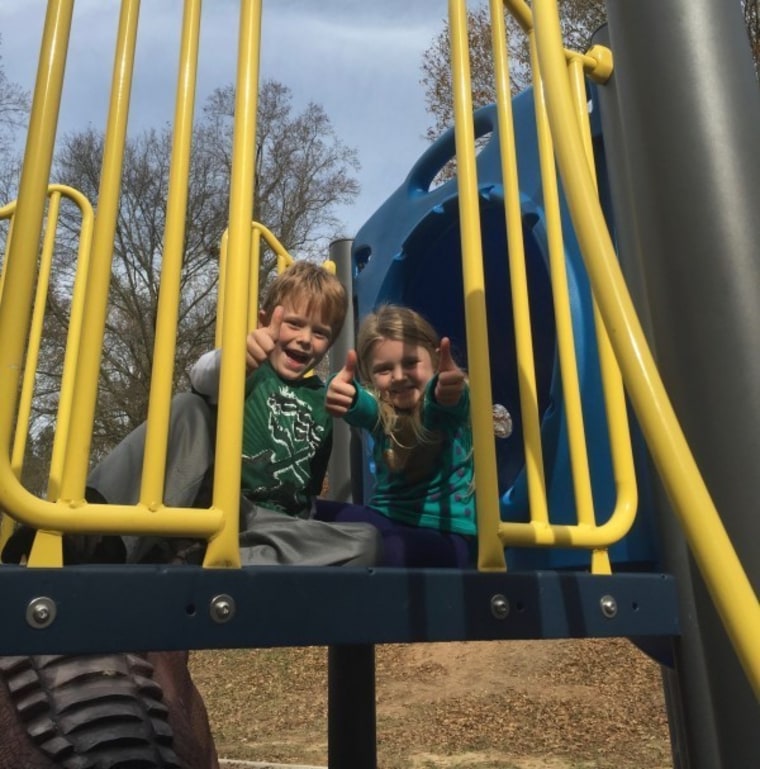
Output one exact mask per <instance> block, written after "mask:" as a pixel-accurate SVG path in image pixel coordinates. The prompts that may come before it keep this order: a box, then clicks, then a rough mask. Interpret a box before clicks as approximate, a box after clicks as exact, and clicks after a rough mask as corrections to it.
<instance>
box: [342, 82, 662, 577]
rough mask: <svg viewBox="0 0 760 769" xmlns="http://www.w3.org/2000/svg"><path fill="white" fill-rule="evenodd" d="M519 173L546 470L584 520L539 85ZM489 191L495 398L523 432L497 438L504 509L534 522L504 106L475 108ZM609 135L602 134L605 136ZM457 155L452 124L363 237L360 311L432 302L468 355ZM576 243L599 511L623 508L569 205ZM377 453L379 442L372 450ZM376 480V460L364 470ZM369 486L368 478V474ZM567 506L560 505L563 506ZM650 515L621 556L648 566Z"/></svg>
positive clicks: (439, 321)
mask: <svg viewBox="0 0 760 769" xmlns="http://www.w3.org/2000/svg"><path fill="white" fill-rule="evenodd" d="M513 110H514V114H515V121H516V126H517V147H518V158H519V161H518V171H519V178H520V196H521V210H522V225H523V239H524V243H525V252H526V272H527V276H528V290H529V300H530V307H531V328H532V334H533V346H534V355H535V363H536V372H535V374H536V381H537V388H538V406H539V413H540V417H541V430H542V442H543V448H544V470H545V475H546V482H547V491H548V495H549V504H550V510H552V511H554V512H553V514H552V521H553V522H556V523H574V522H575V509H574V503H573V491H572V480H571V474H570V460H569V455H568V450H567V442H566V437H567V436H566V422H565V415H564V407H563V399H562V391H561V381H560V375H559V372H558V368H557V350H556V333H555V322H554V310H553V303H552V292H551V285H550V278H549V272H548V266H547V263H548V254H547V246H546V243H547V238H546V230H545V220H544V214H543V201H542V199H541V185H540V178H539V166H538V156H537V148H536V146H535V123H534V118H533V108H532V94H531V93H530V92H526V93H523V94H521V95H520V96H518V97H516V99H515V100H514V104H513ZM475 131H476V136H478V137H480V138H479V142H480V144H482V147H481V149H480V152H479V155H478V160H477V162H478V189H479V201H480V217H481V229H482V247H483V257H484V262H483V264H484V273H485V286H486V297H485V298H486V308H487V321H488V329H489V352H490V360H491V384H492V394H493V401H494V403H500V404H503V405H504V406H506V408H507V409H508V410H509V412H510V413H511V414H512V417H513V422H514V430H513V433H512V435H511V436H510V437H509V438H507V439H495V440H496V451H497V460H498V481H499V492H500V495H501V515H502V518H503V519H504V520H511V521H525V520H528V501H527V489H526V480H525V456H524V448H523V430H522V424H521V420H520V407H519V390H518V362H517V356H516V352H515V341H514V323H513V319H512V299H511V286H510V273H509V264H508V252H507V232H506V225H505V217H504V191H503V187H502V180H501V165H500V159H499V146H498V136H497V122H496V111H495V107H494V106H489V107H485V108H483V109H481V110H478V111H477V112H476V113H475ZM599 144H601V143H600V142H599ZM453 156H454V134H453V129H452V130H450V131H448V132H447V133H446V134H444V135H443V136H442V137H441V138H440V139H439V140H438V141H437V142H435V143H434V144H433V145H431V147H430V148H428V150H427V151H426V152H425V153H424V154H423V155H422V157H421V158H420V159H419V160H418V162H417V163H416V164H415V166H414V167H413V168H412V170H411V172H410V174H409V176H408V177H407V179H406V180H405V181H404V183H403V184H402V185H401V186H400V187H399V189H398V190H396V192H394V193H393V194H392V195H391V196H390V197H389V198H388V200H386V202H385V203H384V204H383V205H382V206H381V207H380V208H379V209H378V211H377V212H376V213H375V214H374V215H373V216H372V217H371V218H370V219H369V220H368V221H367V223H366V224H365V225H364V226H363V227H362V228H361V230H360V231H359V232H358V233H357V236H356V239H355V241H354V247H353V263H354V272H355V277H354V303H355V308H354V309H355V314H356V319H357V321H361V318H362V317H363V316H364V315H366V314H367V313H368V312H370V311H371V310H372V309H373V308H374V307H375V306H377V305H378V304H381V303H383V302H394V303H398V304H404V305H407V306H410V307H413V308H414V309H416V310H418V311H419V312H421V313H422V314H423V315H424V316H425V317H427V318H428V320H430V321H431V322H432V323H433V325H434V326H435V327H436V329H437V330H438V331H439V333H440V334H441V335H442V336H449V337H450V338H451V340H452V349H453V351H454V355H455V357H456V358H457V360H458V361H459V363H460V364H461V365H463V366H466V365H467V340H466V333H465V319H464V298H463V296H464V291H463V280H462V266H461V246H460V227H459V210H458V193H457V189H456V180H449V181H447V182H445V183H444V184H442V185H440V186H438V187H435V188H432V187H431V182H432V180H433V179H434V178H435V176H436V175H437V173H438V171H439V170H440V169H441V168H442V167H443V166H444V165H445V163H446V162H448V161H449V160H450V159H451V158H452V157H453ZM563 216H564V217H565V220H566V221H564V222H563V225H567V226H565V227H564V231H565V233H566V242H565V251H566V263H567V269H568V281H569V287H570V294H571V308H572V316H573V328H574V331H575V335H576V355H577V358H578V366H579V376H580V379H581V391H582V400H583V407H584V419H585V423H586V433H587V441H588V450H589V461H590V464H591V473H592V488H593V492H594V500H595V506H596V509H597V520H598V522H599V523H603V522H604V520H605V519H606V517H608V516H609V514H610V513H611V511H612V508H613V506H614V499H615V487H614V480H613V477H612V470H611V466H610V461H609V455H608V453H609V446H608V439H607V425H606V417H605V413H604V399H603V395H602V390H601V382H600V379H599V363H598V357H597V347H596V335H595V329H594V321H593V310H592V302H591V297H590V292H589V288H588V284H587V281H586V277H585V271H584V268H583V264H582V259H581V256H580V253H579V250H578V246H577V243H576V242H575V241H574V239H573V236H572V227H571V226H570V223H569V221H568V220H567V212H566V211H564V212H563ZM365 457H367V463H368V462H369V460H368V452H367V451H365ZM365 470H368V471H367V472H365V478H368V479H369V482H371V467H368V468H365ZM365 485H366V483H365ZM557 511H558V512H557ZM650 523H651V522H650V521H649V520H648V518H647V516H646V515H643V516H642V515H639V520H638V522H637V524H636V526H635V527H634V530H633V531H632V532H631V534H629V535H628V536H627V537H626V538H625V539H624V540H623V542H621V543H618V544H617V545H615V546H614V547H613V548H612V549H611V557H612V559H613V561H615V562H616V563H618V564H619V563H628V564H631V565H634V564H635V565H637V567H638V565H640V564H642V563H645V564H649V563H651V562H652V561H653V559H654V552H653V544H652V543H653V537H652V536H651V532H650V529H651V525H650ZM507 557H508V562H509V564H510V568H511V569H514V568H533V569H535V568H561V567H581V568H583V567H587V566H588V560H589V559H588V554H587V553H584V552H581V551H575V550H570V549H567V550H555V549H552V550H547V549H543V548H535V549H526V548H519V549H515V550H514V551H512V550H511V549H510V551H509V552H508V553H507Z"/></svg>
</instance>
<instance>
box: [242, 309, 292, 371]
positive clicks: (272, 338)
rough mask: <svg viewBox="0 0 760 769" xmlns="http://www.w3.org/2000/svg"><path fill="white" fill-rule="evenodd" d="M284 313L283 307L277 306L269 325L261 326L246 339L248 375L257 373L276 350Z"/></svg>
mask: <svg viewBox="0 0 760 769" xmlns="http://www.w3.org/2000/svg"><path fill="white" fill-rule="evenodd" d="M284 312H285V310H284V309H283V307H282V305H277V307H275V308H274V310H273V311H272V317H271V318H270V319H269V323H268V325H266V326H259V327H258V328H257V329H256V330H255V331H251V333H250V334H248V336H247V337H246V340H245V345H246V355H245V367H246V373H247V374H250V373H251V372H252V371H255V370H256V369H257V368H258V367H259V366H260V365H261V364H262V363H263V362H264V361H265V360H266V359H267V358H268V357H269V355H270V354H271V352H272V350H274V347H275V345H276V344H277V340H278V339H279V338H280V326H281V325H282V316H283V314H284Z"/></svg>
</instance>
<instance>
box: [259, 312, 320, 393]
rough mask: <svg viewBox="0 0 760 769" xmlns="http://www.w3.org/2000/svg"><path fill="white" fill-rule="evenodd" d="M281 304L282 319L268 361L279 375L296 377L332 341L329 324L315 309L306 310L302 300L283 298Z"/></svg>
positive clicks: (317, 358) (304, 370)
mask: <svg viewBox="0 0 760 769" xmlns="http://www.w3.org/2000/svg"><path fill="white" fill-rule="evenodd" d="M282 308H283V310H284V312H283V315H282V322H281V323H280V328H279V334H278V338H277V340H276V341H275V346H274V349H273V350H272V352H271V354H270V355H269V362H270V363H271V365H272V368H273V369H274V370H275V371H276V372H277V374H279V376H280V377H281V378H282V379H286V380H288V381H295V380H296V379H300V378H301V377H302V376H304V374H306V373H307V372H308V371H310V370H311V369H313V368H314V367H315V366H316V365H317V364H318V363H319V362H320V361H321V360H322V358H324V356H325V353H326V352H327V351H328V350H329V349H330V345H331V344H332V342H333V338H332V328H331V327H330V326H329V325H328V324H327V323H325V322H324V321H323V319H322V317H321V314H318V311H316V312H315V311H312V312H311V314H309V312H308V311H307V303H306V302H305V301H298V300H296V301H295V302H284V303H283V305H282Z"/></svg>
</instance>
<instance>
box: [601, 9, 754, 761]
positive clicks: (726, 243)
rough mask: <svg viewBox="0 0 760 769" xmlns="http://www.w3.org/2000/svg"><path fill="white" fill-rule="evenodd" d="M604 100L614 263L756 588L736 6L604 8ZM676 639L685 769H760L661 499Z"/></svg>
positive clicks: (744, 119)
mask: <svg viewBox="0 0 760 769" xmlns="http://www.w3.org/2000/svg"><path fill="white" fill-rule="evenodd" d="M607 6H608V21H609V24H608V30H607V32H606V33H605V34H606V35H608V39H609V45H610V48H611V49H612V52H613V56H614V62H615V72H614V75H613V78H612V82H611V83H610V84H609V85H608V86H604V87H601V88H600V89H599V92H600V101H601V109H602V118H603V131H604V137H605V154H606V157H607V161H608V165H609V172H610V184H611V196H612V201H613V209H614V215H615V222H616V229H617V234H618V238H619V247H620V258H621V263H622V265H623V269H624V271H625V273H626V276H627V278H628V280H629V284H630V285H631V288H632V293H633V294H634V301H636V303H637V306H638V308H639V310H640V312H641V315H642V322H643V323H644V325H645V328H646V329H647V333H648V335H649V338H650V341H651V343H652V346H653V349H654V351H655V355H656V359H657V361H658V365H659V367H660V370H661V372H662V376H663V379H664V381H665V384H666V387H667V389H668V393H669V394H670V396H671V398H672V400H673V403H674V406H675V409H676V412H677V414H678V416H679V419H680V420H681V423H682V425H683V427H684V430H685V432H686V436H687V438H688V440H689V444H690V446H691V447H692V450H693V451H694V454H695V457H696V459H697V462H698V464H699V467H700V469H701V471H702V473H703V475H704V477H705V480H706V482H707V485H708V487H709V489H710V491H711V494H712V496H713V498H714V500H715V503H716V505H717V507H718V510H719V511H720V513H721V517H722V519H723V522H724V525H725V526H726V529H727V530H728V533H729V535H730V537H731V539H732V541H733V543H734V545H735V547H736V549H737V552H738V554H739V557H740V558H741V560H742V563H743V565H744V567H745V569H746V570H747V573H748V575H749V578H750V580H751V582H752V584H753V586H754V588H755V591H756V592H758V591H760V558H758V557H757V542H758V541H759V540H760V515H758V514H757V510H758V500H760V473H758V472H757V460H758V457H759V456H760V354H758V353H760V245H759V244H760V145H758V137H760V89H759V88H758V83H757V80H756V78H755V74H754V69H753V66H752V60H751V56H750V51H749V44H748V41H747V34H746V30H745V28H744V24H743V20H742V17H741V10H740V4H739V2H738V0H737V1H736V2H723V3H719V2H715V0H669V1H668V2H663V1H662V0H636V1H635V2H633V1H632V0H608V2H607ZM659 506H660V508H661V514H662V515H661V519H662V537H663V546H664V562H665V566H666V568H668V570H670V571H672V572H673V573H674V574H676V576H677V578H678V583H679V594H680V596H681V619H682V626H683V628H684V633H683V636H682V639H681V641H680V643H679V644H678V649H677V661H676V669H677V675H676V676H673V677H672V678H671V681H670V685H669V686H668V687H667V691H668V695H669V704H670V706H671V715H675V716H676V720H677V723H676V724H675V729H674V737H675V745H674V754H675V755H674V758H675V760H676V765H677V766H678V767H691V768H692V769H745V767H746V769H750V767H756V766H760V729H758V724H760V704H758V702H757V700H756V699H755V697H754V695H753V693H752V691H751V688H750V686H749V683H748V682H747V680H746V677H745V676H744V674H743V672H742V670H741V668H740V665H739V663H738V660H737V659H736V656H735V654H734V652H733V649H732V648H731V646H730V643H729V642H728V639H727V638H726V635H725V633H724V631H723V629H722V627H721V625H720V622H719V620H718V618H717V614H716V612H715V610H714V609H713V607H712V604H711V602H710V600H709V598H708V596H707V592H706V589H705V586H704V584H703V582H702V580H701V577H700V575H699V574H698V573H697V571H696V568H695V567H694V564H693V562H692V560H691V558H690V556H689V554H688V552H687V551H686V549H685V547H684V544H683V540H682V539H681V537H680V534H679V532H678V531H677V527H676V526H675V524H674V521H673V518H672V515H670V513H669V510H668V506H667V501H666V500H664V497H663V496H661V498H660V505H659Z"/></svg>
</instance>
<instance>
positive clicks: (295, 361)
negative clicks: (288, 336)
mask: <svg viewBox="0 0 760 769" xmlns="http://www.w3.org/2000/svg"><path fill="white" fill-rule="evenodd" d="M283 352H284V353H285V358H286V360H287V361H288V363H290V364H292V365H293V366H296V367H301V366H306V365H307V364H308V363H309V362H310V361H311V355H309V354H308V353H305V352H301V351H300V350H289V349H287V348H285V349H283Z"/></svg>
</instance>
